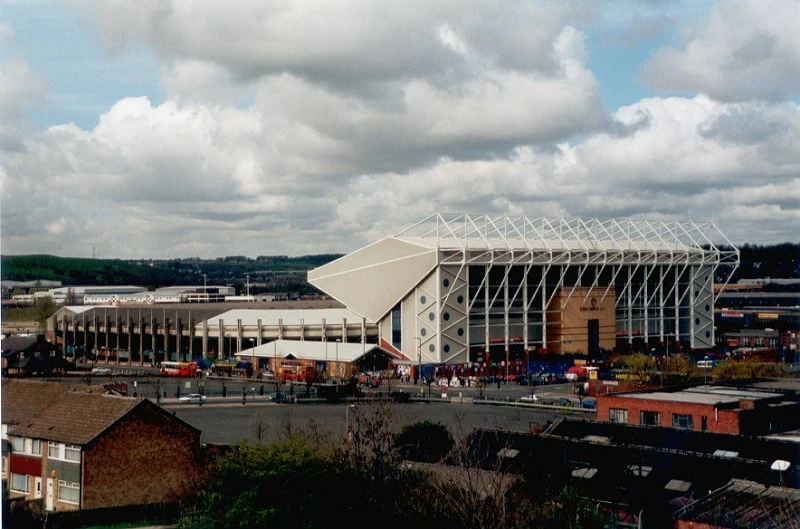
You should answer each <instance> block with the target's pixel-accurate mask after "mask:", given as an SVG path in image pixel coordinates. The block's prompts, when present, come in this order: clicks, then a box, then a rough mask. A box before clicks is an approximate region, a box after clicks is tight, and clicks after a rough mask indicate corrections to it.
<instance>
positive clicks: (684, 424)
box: [672, 413, 694, 430]
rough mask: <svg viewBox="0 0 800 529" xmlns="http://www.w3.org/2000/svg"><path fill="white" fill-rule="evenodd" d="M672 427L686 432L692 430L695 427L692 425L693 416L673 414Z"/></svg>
mask: <svg viewBox="0 0 800 529" xmlns="http://www.w3.org/2000/svg"><path fill="white" fill-rule="evenodd" d="M672 427H673V428H682V429H685V430H692V429H693V428H694V425H693V424H692V416H691V415H683V414H680V413H673V414H672Z"/></svg>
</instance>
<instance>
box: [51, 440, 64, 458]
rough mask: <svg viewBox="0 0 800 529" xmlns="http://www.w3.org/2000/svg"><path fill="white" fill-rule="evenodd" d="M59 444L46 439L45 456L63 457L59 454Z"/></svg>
mask: <svg viewBox="0 0 800 529" xmlns="http://www.w3.org/2000/svg"><path fill="white" fill-rule="evenodd" d="M61 446H62V445H61V444H59V443H54V442H53V441H47V457H49V458H51V459H64V458H63V457H62V456H61Z"/></svg>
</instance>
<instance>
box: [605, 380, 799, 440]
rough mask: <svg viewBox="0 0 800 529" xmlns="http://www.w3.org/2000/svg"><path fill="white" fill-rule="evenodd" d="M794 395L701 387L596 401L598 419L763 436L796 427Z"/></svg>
mask: <svg viewBox="0 0 800 529" xmlns="http://www.w3.org/2000/svg"><path fill="white" fill-rule="evenodd" d="M798 412H800V402H798V397H797V394H796V393H795V392H785V391H771V390H769V389H758V388H754V387H732V386H723V385H711V384H709V385H700V386H691V387H679V388H660V389H656V390H643V391H631V392H623V393H608V394H602V393H601V394H598V395H597V419H598V420H600V421H607V422H613V423H621V424H633V425H642V426H661V427H667V428H675V429H682V430H699V431H703V432H706V431H707V432H715V433H727V434H734V435H767V434H774V433H777V432H786V431H789V430H794V429H796V428H798V426H800V422H799V417H800V413H798Z"/></svg>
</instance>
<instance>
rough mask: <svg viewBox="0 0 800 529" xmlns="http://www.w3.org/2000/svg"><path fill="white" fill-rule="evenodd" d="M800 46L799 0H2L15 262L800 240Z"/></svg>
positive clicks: (3, 195)
mask: <svg viewBox="0 0 800 529" xmlns="http://www.w3.org/2000/svg"><path fill="white" fill-rule="evenodd" d="M797 35H800V2H797V0H741V1H740V0H720V1H717V2H714V1H704V0H664V1H661V0H605V1H603V2H597V1H596V0H586V1H581V0H574V1H555V0H549V1H536V0H527V1H515V0H508V1H503V2H497V1H489V0H486V1H482V0H481V1H472V0H444V1H436V0H425V1H421V0H404V1H402V2H387V1H385V0H382V1H377V0H376V1H372V0H358V1H352V2H350V1H347V0H327V1H325V0H298V1H295V0H274V1H269V2H264V1H262V0H257V1H252V2H246V1H231V2H218V1H213V0H206V1H202V0H160V1H157V0H142V1H136V2H131V1H130V0H74V1H73V0H63V1H37V0H25V1H22V0H20V1H14V0H0V186H2V187H0V251H1V252H2V253H3V254H4V255H24V254H51V255H59V256H64V257H98V258H120V259H169V258H188V257H200V258H203V259H208V258H215V257H223V256H229V255H244V256H248V257H257V256H260V255H289V256H302V255H310V254H321V253H347V252H350V251H353V250H356V249H358V248H360V247H362V246H365V245H367V244H370V243H372V242H374V241H376V240H379V239H381V238H383V237H386V236H390V235H393V234H396V233H398V232H400V231H401V230H403V229H405V228H407V227H409V226H411V225H413V224H415V223H417V222H418V221H420V220H422V219H424V218H426V217H428V216H429V215H432V214H435V213H437V212H438V213H448V214H449V213H454V214H459V213H465V214H470V215H481V214H487V215H498V216H500V215H509V216H520V215H526V216H529V217H540V216H551V217H581V218H601V219H607V218H634V219H647V220H667V221H670V220H680V221H697V222H702V223H707V222H713V223H714V225H716V227H717V228H718V229H719V230H720V231H721V232H722V233H723V234H724V235H725V237H726V238H727V239H728V241H730V242H731V243H733V244H737V245H741V244H745V243H747V244H759V245H766V244H777V243H782V242H800V235H799V234H800V39H798V38H797ZM719 242H725V241H719Z"/></svg>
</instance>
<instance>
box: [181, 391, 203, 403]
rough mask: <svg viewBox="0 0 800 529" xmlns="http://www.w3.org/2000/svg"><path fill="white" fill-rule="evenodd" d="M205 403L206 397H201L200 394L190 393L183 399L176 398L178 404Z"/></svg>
mask: <svg viewBox="0 0 800 529" xmlns="http://www.w3.org/2000/svg"><path fill="white" fill-rule="evenodd" d="M205 401H206V396H205V395H201V394H200V393H190V394H188V395H184V396H183V397H179V398H178V402H186V403H192V402H197V403H200V402H205Z"/></svg>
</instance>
